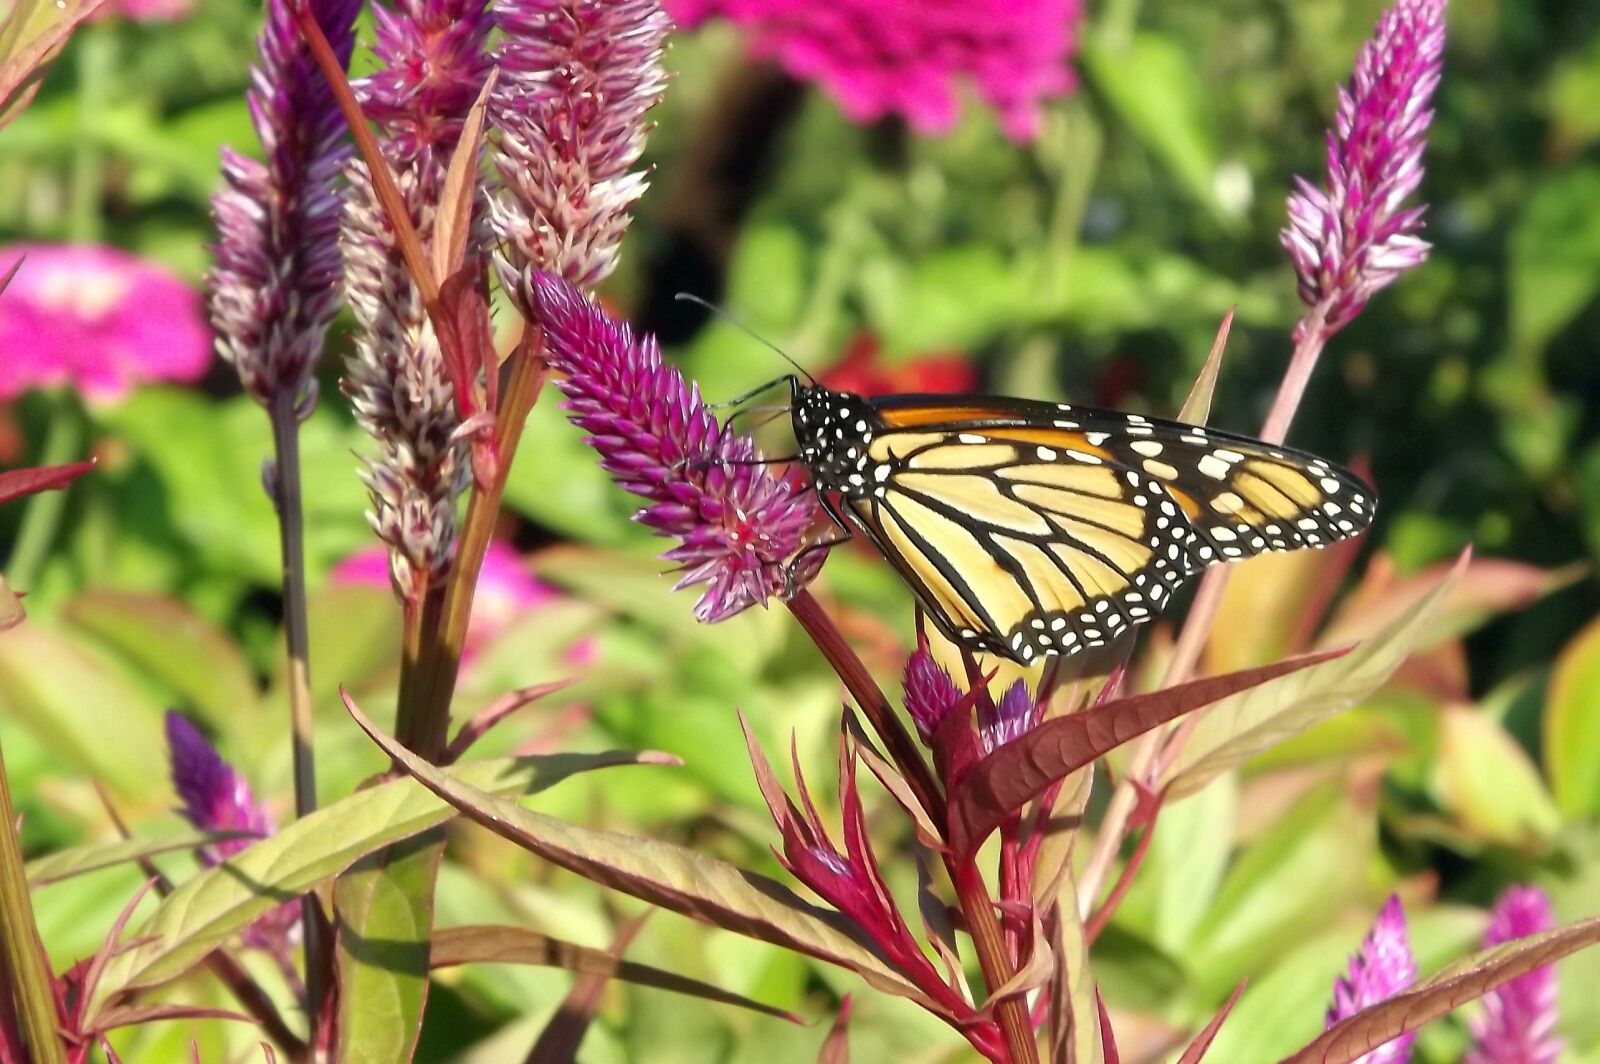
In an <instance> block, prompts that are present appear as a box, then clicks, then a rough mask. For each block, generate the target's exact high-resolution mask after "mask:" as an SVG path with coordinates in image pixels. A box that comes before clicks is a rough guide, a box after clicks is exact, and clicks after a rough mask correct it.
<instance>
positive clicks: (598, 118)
mask: <svg viewBox="0 0 1600 1064" xmlns="http://www.w3.org/2000/svg"><path fill="white" fill-rule="evenodd" d="M495 15H496V17H497V19H498V20H499V23H500V28H501V31H502V32H503V34H504V38H503V41H502V43H501V46H500V51H499V54H498V55H497V56H496V57H495V58H496V59H497V61H498V62H499V64H500V82H499V85H498V87H497V88H496V90H495V99H494V100H493V101H492V103H491V107H490V119H491V121H492V122H493V123H494V125H495V127H496V128H497V129H498V130H499V133H500V143H499V154H498V156H497V158H496V162H497V165H498V166H499V170H500V177H501V180H502V182H503V184H504V188H503V190H502V191H501V192H500V193H499V194H498V195H497V196H496V197H495V198H494V200H493V205H492V223H493V225H494V229H495V232H496V234H497V235H498V236H499V238H500V241H501V243H502V244H503V245H505V252H504V254H505V258H504V259H503V260H502V261H501V262H500V264H499V265H500V270H501V277H502V280H503V282H504V286H505V289H506V291H507V292H509V293H511V297H512V299H513V300H515V301H516V302H517V303H518V309H519V310H520V311H521V312H522V313H523V315H524V316H525V317H526V316H527V315H528V312H529V309H530V308H529V305H528V299H529V298H530V297H529V295H528V293H527V292H526V277H527V274H528V272H529V271H530V270H548V271H550V272H552V273H556V274H559V275H561V276H562V277H564V278H566V279H567V280H568V281H571V282H572V283H573V284H575V285H577V286H578V287H579V288H582V289H585V290H589V289H593V288H594V287H595V286H596V285H598V284H599V283H600V282H601V281H603V280H604V279H605V278H606V277H607V276H608V275H609V274H610V273H611V271H612V269H614V268H615V266H616V264H617V246H618V244H619V243H621V241H622V234H623V232H624V231H625V230H626V229H627V227H628V222H629V219H630V215H629V212H630V211H632V209H633V205H634V204H635V203H637V202H638V200H639V197H640V196H642V195H643V194H644V190H645V187H646V184H647V182H646V180H645V175H644V174H643V173H641V172H638V171H635V170H634V169H633V167H634V165H635V164H636V163H637V162H638V161H639V155H640V153H641V152H643V151H644V140H645V134H646V133H648V132H649V127H648V126H647V125H646V124H645V113H646V112H647V111H649V110H650V108H652V107H654V106H655V104H656V101H657V100H659V99H660V98H661V92H662V90H663V89H664V88H665V87H666V72H665V71H664V70H663V68H662V66H661V53H662V49H663V47H664V44H665V41H666V36H667V31H668V30H670V29H671V28H672V21H671V20H670V19H668V18H667V16H666V15H665V14H664V13H663V12H662V10H661V5H660V4H658V3H656V2H655V0H496V3H495Z"/></svg>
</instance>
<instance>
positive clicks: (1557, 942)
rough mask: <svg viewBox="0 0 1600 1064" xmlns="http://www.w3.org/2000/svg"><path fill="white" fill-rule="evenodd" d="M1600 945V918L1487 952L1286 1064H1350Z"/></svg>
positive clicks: (1353, 1020)
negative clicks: (1495, 991)
mask: <svg viewBox="0 0 1600 1064" xmlns="http://www.w3.org/2000/svg"><path fill="white" fill-rule="evenodd" d="M1596 943H1600V916H1591V917H1590V918H1589V919H1587V920H1580V921H1578V922H1577V923H1574V924H1568V925H1566V926H1565V927H1558V928H1556V929H1555V930H1554V931H1546V932H1544V933H1542V934H1538V935H1529V936H1528V937H1527V938H1519V939H1517V940H1516V941H1514V942H1507V943H1506V944H1505V945H1503V946H1496V947H1495V948H1493V949H1487V950H1483V951H1481V952H1479V953H1475V954H1473V955H1472V956H1470V957H1468V958H1466V959H1465V960H1463V961H1460V962H1459V963H1457V964H1454V965H1451V966H1450V967H1449V968H1446V969H1445V970H1444V971H1442V972H1440V973H1439V974H1437V975H1435V976H1433V977H1432V978H1430V979H1428V980H1427V981H1426V982H1422V983H1418V984H1417V985H1416V986H1413V987H1412V988H1411V989H1409V990H1406V991H1404V992H1402V993H1399V994H1396V995H1395V996H1394V997H1392V998H1389V999H1388V1000H1387V1001H1384V1002H1381V1003H1380V1004H1377V1005H1374V1006H1372V1007H1371V1008H1367V1009H1362V1010H1361V1011H1360V1012H1358V1013H1356V1014H1355V1015H1354V1016H1351V1017H1349V1018H1348V1019H1345V1020H1342V1021H1340V1022H1339V1023H1336V1024H1334V1025H1333V1026H1332V1027H1330V1028H1328V1029H1327V1030H1326V1031H1324V1032H1323V1033H1322V1034H1321V1035H1320V1036H1318V1037H1317V1038H1316V1039H1315V1040H1314V1041H1313V1042H1311V1044H1309V1045H1307V1046H1306V1047H1305V1048H1304V1049H1302V1050H1300V1051H1299V1052H1298V1053H1295V1054H1293V1055H1292V1056H1288V1057H1285V1058H1283V1060H1282V1062H1281V1064H1350V1061H1353V1060H1359V1059H1360V1058H1361V1057H1363V1056H1365V1055H1366V1054H1368V1053H1370V1052H1372V1050H1374V1049H1376V1048H1377V1047H1378V1046H1381V1045H1383V1044H1384V1043H1386V1042H1391V1041H1393V1040H1394V1039H1396V1038H1398V1037H1400V1036H1401V1035H1403V1034H1405V1033H1406V1032H1408V1031H1414V1030H1416V1029H1417V1028H1419V1027H1421V1026H1422V1025H1423V1024H1425V1023H1427V1022H1428V1021H1429V1020H1433V1019H1437V1018H1438V1017H1440V1016H1443V1015H1445V1014H1446V1013H1449V1012H1453V1011H1454V1010H1456V1009H1457V1008H1460V1007H1461V1006H1462V1005H1465V1004H1466V1003H1467V1002H1469V1001H1473V1000H1475V999H1477V998H1480V997H1482V996H1483V995H1485V994H1487V993H1488V992H1489V991H1491V990H1493V989H1494V988H1495V987H1497V986H1501V985H1503V984H1505V983H1507V982H1510V981H1511V980H1512V979H1515V978H1517V976H1519V975H1526V974H1527V973H1529V972H1531V971H1533V970H1534V969H1535V968H1542V967H1544V966H1545V965H1547V964H1553V963H1555V962H1556V961H1558V960H1560V959H1561V958H1563V957H1565V956H1567V955H1568V954H1570V953H1576V952H1577V951H1578V950H1580V949H1584V948H1586V947H1589V946H1593V945H1595V944H1596Z"/></svg>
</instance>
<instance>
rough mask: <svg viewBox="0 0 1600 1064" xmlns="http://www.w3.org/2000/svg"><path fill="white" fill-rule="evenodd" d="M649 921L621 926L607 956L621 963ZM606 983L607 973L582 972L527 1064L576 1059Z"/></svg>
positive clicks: (561, 1063)
mask: <svg viewBox="0 0 1600 1064" xmlns="http://www.w3.org/2000/svg"><path fill="white" fill-rule="evenodd" d="M648 919H650V913H649V911H648V910H647V911H645V912H643V913H640V914H639V915H638V916H636V917H634V918H633V919H632V920H629V921H628V922H627V923H625V924H623V925H622V930H620V931H618V932H617V937H616V939H615V940H614V941H613V942H612V943H611V950H610V952H609V953H608V954H607V956H609V957H610V958H611V959H612V960H615V961H620V960H621V959H622V954H623V953H624V952H626V951H627V949H628V946H629V945H630V944H631V943H632V942H633V940H634V938H635V937H636V936H637V935H638V934H639V931H640V930H641V929H642V928H643V927H644V924H645V921H646V920H648ZM609 981H610V975H609V974H608V973H606V972H584V973H582V974H581V975H579V976H578V979H577V981H576V982H575V983H573V984H572V989H571V990H569V991H567V996H566V997H565V998H563V999H562V1001H561V1007H560V1008H558V1009H556V1014H555V1015H554V1016H552V1017H551V1018H550V1022H549V1023H547V1024H545V1027H544V1030H542V1031H540V1032H539V1037H538V1039H536V1040H535V1041H534V1043H533V1048H532V1049H530V1050H529V1051H528V1064H570V1062H571V1061H573V1060H575V1059H577V1056H578V1047H579V1046H580V1045H582V1044H583V1036H584V1035H586V1034H588V1033H589V1024H590V1023H591V1022H593V1020H594V1013H595V1010H596V1009H598V1008H599V1007H600V995H601V994H602V993H604V992H605V989H606V983H608V982H609Z"/></svg>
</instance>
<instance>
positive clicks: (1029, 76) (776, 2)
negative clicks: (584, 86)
mask: <svg viewBox="0 0 1600 1064" xmlns="http://www.w3.org/2000/svg"><path fill="white" fill-rule="evenodd" d="M667 9H668V11H669V12H670V13H671V14H672V16H673V17H674V18H675V19H676V20H677V21H678V23H679V24H680V25H685V26H689V25H695V24H697V23H699V22H702V21H704V20H705V19H707V18H710V17H713V16H721V17H723V18H726V19H729V20H730V21H732V22H734V23H736V24H738V25H739V26H741V27H743V28H744V29H745V31H746V33H747V34H748V35H749V45H750V49H751V51H752V52H753V53H755V54H756V55H760V56H770V57H771V58H773V59H775V60H777V61H778V62H779V63H780V64H782V66H783V68H784V69H785V70H787V71H788V72H789V73H790V74H792V75H793V76H794V77H796V78H799V79H800V80H802V81H814V82H816V83H817V84H819V85H821V86H822V87H823V88H824V89H825V90H826V91H827V92H828V94H829V95H831V96H832V97H833V98H834V99H835V100H837V101H838V103H839V106H840V108H842V109H843V110H844V113H845V114H846V115H848V116H849V117H850V118H851V119H852V120H853V121H856V122H868V121H872V120H873V119H876V118H880V117H882V116H884V115H886V114H898V115H901V116H903V117H904V118H905V119H906V120H907V121H908V122H910V123H911V126H912V127H913V128H914V129H916V130H918V131H920V132H923V133H941V132H944V131H946V130H948V129H950V127H951V126H953V125H954V124H955V121H956V115H957V112H958V110H959V108H958V103H957V96H956V88H957V85H958V84H959V83H961V82H963V81H966V82H970V83H971V84H972V86H973V87H974V88H975V89H976V90H977V92H978V94H979V95H980V96H982V97H983V99H984V100H985V101H987V102H988V104H989V105H990V106H991V107H993V108H994V109H995V111H996V112H997V113H998V114H999V116H1000V122H1001V125H1002V126H1003V128H1004V129H1005V131H1006V134H1007V135H1008V136H1010V137H1011V138H1012V139H1013V140H1018V141H1027V140H1031V139H1033V137H1034V136H1035V135H1036V134H1037V132H1038V128H1039V105H1040V103H1041V102H1042V101H1044V100H1046V99H1049V98H1050V97H1053V96H1061V95H1064V94H1066V93H1067V92H1070V91H1071V90H1072V88H1073V85H1074V81H1073V75H1072V70H1071V67H1070V66H1069V65H1068V62H1067V60H1068V57H1069V56H1070V55H1071V54H1072V51H1073V46H1074V43H1075V42H1074V31H1075V27H1076V23H1077V20H1078V16H1079V14H1080V10H1081V9H1080V7H1079V4H1078V0H832V2H830V3H811V2H809V0H671V2H669V3H668V4H667Z"/></svg>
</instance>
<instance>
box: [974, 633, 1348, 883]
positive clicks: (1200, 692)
mask: <svg viewBox="0 0 1600 1064" xmlns="http://www.w3.org/2000/svg"><path fill="white" fill-rule="evenodd" d="M1348 652H1349V651H1348V648H1347V649H1343V650H1335V651H1330V652H1328V653H1323V654H1307V655H1305V656H1303V657H1298V658H1290V659H1289V660H1288V661H1280V662H1278V663H1276V664H1274V665H1265V666H1262V667H1261V668H1257V669H1245V670H1243V671H1242V672H1233V673H1229V674H1227V675H1226V676H1208V677H1206V678H1205V679H1202V680H1191V681H1189V682H1188V683H1185V684H1180V685H1179V686H1177V687H1171V688H1168V689H1166V690H1164V691H1154V692H1152V693H1150V694H1146V695H1135V696H1133V697H1131V698H1122V699H1118V700H1117V701H1115V702H1107V703H1105V704H1104V705H1100V706H1096V707H1094V708H1092V709H1088V710H1085V711H1084V712H1082V713H1073V714H1070V715H1068V716H1065V717H1057V718H1055V719H1054V720H1047V721H1045V722H1044V723H1043V724H1040V725H1039V726H1038V727H1037V728H1034V729H1033V730H1032V731H1031V732H1029V733H1028V734H1026V735H1024V736H1022V737H1021V738H1019V739H1016V740H1013V741H1012V742H1009V743H1006V744H1005V745H1004V746H1002V747H1001V748H1000V749H998V750H996V751H995V752H994V753H992V754H990V755H989V756H988V757H986V758H984V759H983V760H982V761H980V762H978V763H977V764H976V765H974V766H973V767H972V769H971V771H969V772H968V773H967V774H966V775H965V776H963V777H962V779H961V782H960V783H959V784H957V785H956V788H955V790H954V792H953V793H952V795H951V802H950V805H951V814H950V844H951V846H952V847H953V848H954V849H955V850H956V851H957V852H959V853H971V852H972V851H974V850H976V849H977V848H978V847H979V846H981V845H982V844H983V840H984V839H986V838H988V837H989V833H990V832H991V831H993V830H994V829H995V828H997V827H999V826H1000V824H1001V823H1003V822H1004V821H1005V819H1006V818H1007V817H1009V816H1011V815H1012V814H1013V813H1015V812H1017V811H1018V810H1020V809H1021V808H1022V807H1023V805H1025V804H1026V803H1027V802H1028V801H1030V800H1031V799H1033V798H1036V797H1038V796H1039V795H1040V794H1042V793H1044V790H1045V788H1047V787H1049V786H1050V785H1051V784H1052V783H1054V782H1055V781H1056V780H1059V779H1065V778H1066V777H1067V776H1069V775H1071V774H1072V773H1073V772H1076V771H1077V770H1078V769H1080V768H1082V767H1083V766H1085V765H1087V764H1090V763H1091V762H1093V761H1095V760H1096V759H1097V758H1100V757H1102V756H1103V755H1105V754H1107V753H1109V752H1110V751H1112V750H1115V749H1116V748H1117V747H1119V746H1121V745H1122V744H1123V743H1125V742H1127V741H1128V740H1129V739H1132V738H1134V737H1136V736H1138V735H1142V734H1144V733H1145V732H1147V731H1149V730H1150V729H1152V728H1157V727H1160V726H1161V725H1163V724H1165V723H1167V722H1168V721H1171V720H1175V719H1177V718H1178V717H1181V716H1183V715H1184V714H1185V713H1190V712H1193V711H1194V710H1196V709H1199V708H1200V707H1202V706H1205V705H1208V704H1210V703H1212V702H1215V701H1217V699H1219V698H1226V697H1227V696H1229V695H1232V694H1236V693H1237V692H1239V691H1243V690H1247V689H1248V688H1251V687H1257V686H1259V685H1261V684H1264V683H1266V682H1268V681H1270V680H1275V679H1277V678H1278V677H1280V676H1287V675H1288V674H1290V673H1293V672H1297V671H1298V670H1300V669H1304V668H1307V667H1308V666H1311V665H1316V664H1319V663H1321V662H1324V661H1329V660H1331V659H1333V658H1337V657H1339V656H1341V655H1343V654H1346V653H1348Z"/></svg>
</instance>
